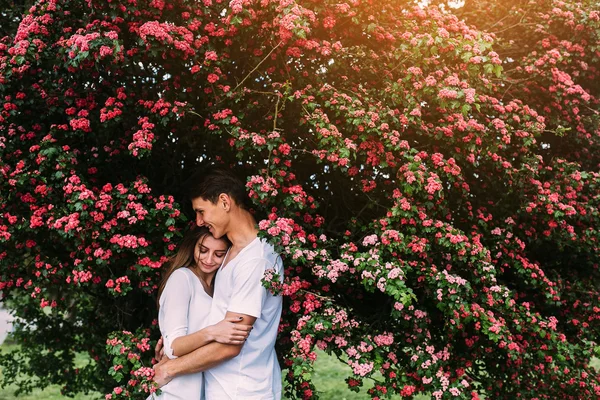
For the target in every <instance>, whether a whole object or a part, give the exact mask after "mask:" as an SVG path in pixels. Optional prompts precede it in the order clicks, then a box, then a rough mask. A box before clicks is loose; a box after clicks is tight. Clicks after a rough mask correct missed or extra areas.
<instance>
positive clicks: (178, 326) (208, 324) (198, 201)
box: [150, 170, 283, 400]
mask: <svg viewBox="0 0 600 400" xmlns="http://www.w3.org/2000/svg"><path fill="white" fill-rule="evenodd" d="M189 193H190V196H189V197H190V200H191V202H192V207H193V209H194V212H195V213H196V224H197V225H198V227H196V228H194V229H191V230H190V231H189V232H187V233H186V235H185V237H184V239H183V241H182V244H181V246H180V247H179V249H178V252H177V254H176V255H175V257H174V258H173V259H172V260H171V262H170V264H168V266H167V270H166V273H165V276H164V279H163V282H162V284H161V286H160V288H159V325H160V331H161V334H162V353H164V356H163V357H162V360H161V361H160V362H159V363H158V364H156V365H155V367H154V369H155V376H154V380H155V381H156V382H157V383H158V384H159V386H161V391H162V392H161V394H160V396H156V395H152V396H154V398H155V399H157V400H159V399H160V400H171V399H181V400H196V399H198V400H200V399H202V400H228V399H244V400H250V399H252V400H259V399H260V400H263V399H264V400H279V399H280V398H281V369H280V367H279V363H278V361H277V356H276V354H275V339H276V337H277V330H278V326H279V319H280V317H281V308H282V299H281V297H279V296H273V295H271V294H270V293H269V292H267V290H266V289H265V288H264V287H263V286H262V284H261V280H262V277H263V275H264V272H265V270H266V269H269V268H274V269H275V270H276V272H277V273H279V275H280V276H283V267H282V264H281V259H280V258H279V257H278V255H277V254H276V253H275V251H274V250H273V247H272V246H271V245H270V244H268V243H267V242H266V241H264V240H261V239H259V238H258V236H257V234H258V230H257V227H256V221H255V219H254V217H253V216H252V214H251V213H250V212H249V211H248V208H247V206H246V204H247V200H248V199H247V194H246V190H245V187H244V184H243V183H242V182H241V181H240V180H238V179H237V178H236V177H235V176H234V175H233V174H231V173H230V172H229V171H224V170H213V171H211V172H209V173H207V174H206V175H204V176H202V177H201V178H199V179H198V180H196V181H194V182H192V183H191V184H190V187H189ZM158 350H160V344H159V347H158ZM152 396H151V397H150V398H152Z"/></svg>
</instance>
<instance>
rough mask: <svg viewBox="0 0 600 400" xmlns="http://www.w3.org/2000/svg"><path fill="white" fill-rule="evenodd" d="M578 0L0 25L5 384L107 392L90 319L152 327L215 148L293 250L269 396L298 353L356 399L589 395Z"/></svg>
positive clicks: (264, 2) (115, 6) (302, 6)
mask: <svg viewBox="0 0 600 400" xmlns="http://www.w3.org/2000/svg"><path fill="white" fill-rule="evenodd" d="M7 15H9V16H10V18H11V21H13V20H14V13H0V16H1V17H2V18H3V19H6V18H9V17H7ZM599 15H600V14H599V10H598V4H596V3H595V2H589V1H575V2H569V3H565V2H561V1H556V0H547V1H546V0H545V1H514V2H511V1H508V2H507V1H502V2H499V1H495V0H488V1H478V2H471V1H468V2H466V3H465V5H464V7H462V8H457V9H453V8H451V7H449V6H448V5H447V4H439V5H430V6H427V7H424V6H421V7H417V6H414V4H412V3H410V2H402V1H397V0H377V1H374V0H373V1H369V0H352V1H350V2H348V3H337V2H334V1H329V0H325V1H321V0H320V1H304V2H295V1H293V0H261V1H258V0H257V1H251V0H233V1H231V2H229V3H223V2H222V1H221V0H203V1H202V2H196V1H188V0H175V1H172V2H168V3H167V2H164V1H163V0H131V1H128V2H114V1H113V2H106V1H97V0H88V1H85V2H81V1H74V0H38V1H36V2H35V3H34V5H33V6H32V7H31V8H30V9H29V11H28V12H27V13H25V15H24V16H23V17H22V19H21V21H20V24H19V25H18V28H16V30H13V31H12V32H9V35H8V36H7V37H5V38H4V39H2V41H1V42H0V93H1V94H2V97H1V98H2V100H1V101H2V107H1V109H0V160H1V161H0V174H1V175H0V187H1V193H2V197H1V198H0V218H1V219H0V241H2V246H3V247H2V249H0V263H1V265H2V269H1V271H0V274H1V275H0V289H1V290H2V292H3V295H4V297H5V302H6V304H7V305H8V306H9V307H10V308H11V309H12V310H14V313H15V314H16V316H17V317H18V318H19V320H20V321H21V322H20V324H19V325H17V331H16V336H17V338H18V340H19V342H20V343H21V345H22V349H23V351H24V352H25V354H26V355H27V358H28V360H29V361H28V362H24V361H23V359H19V355H17V354H15V355H13V356H12V358H11V356H3V359H2V365H3V366H4V368H7V367H8V366H11V367H10V368H12V370H11V371H12V372H11V373H10V374H7V375H5V377H4V379H5V381H7V382H11V381H14V378H15V377H16V376H17V375H19V374H21V375H22V374H25V375H35V376H40V377H43V379H41V380H39V381H35V382H37V383H36V385H38V386H42V387H43V386H45V385H48V384H62V385H64V392H65V393H66V394H71V393H74V392H77V391H85V390H91V389H97V390H103V391H105V392H106V393H109V392H111V391H112V390H113V388H114V387H115V385H116V383H115V381H114V379H113V378H112V377H111V376H109V375H108V374H107V373H106V371H108V370H109V369H110V368H111V365H112V364H111V362H112V360H111V358H112V357H111V356H110V355H109V354H107V353H106V352H105V351H104V343H105V341H106V338H107V336H108V334H109V333H110V332H111V331H114V330H127V331H132V332H133V331H136V330H137V329H139V328H142V329H143V328H147V327H150V326H151V325H152V323H151V321H152V320H153V318H154V315H155V314H156V310H155V299H154V298H153V296H154V295H155V291H156V285H157V282H158V280H159V275H160V274H159V269H160V267H161V265H162V264H163V263H164V262H165V260H166V259H167V257H169V256H170V255H171V254H172V252H173V249H174V248H175V245H176V243H177V237H178V236H179V233H178V232H179V230H180V229H181V228H183V227H184V226H185V224H186V221H185V218H184V217H183V214H185V209H184V208H183V207H185V206H186V205H187V200H186V199H185V197H184V196H183V195H182V194H183V192H184V186H185V185H184V181H185V179H186V177H188V176H189V175H190V173H191V171H192V170H193V169H195V168H196V167H197V166H198V165H201V166H203V165H208V164H221V165H223V166H226V167H232V168H235V169H236V170H237V171H238V172H239V174H240V176H247V177H248V178H247V187H248V193H249V195H250V197H251V198H252V201H253V204H254V208H255V210H254V211H255V213H256V216H257V219H258V220H259V221H260V223H259V226H260V228H261V234H262V235H264V236H266V237H268V238H269V239H270V240H271V241H272V242H273V243H274V244H275V245H276V246H277V248H278V250H279V251H280V252H281V254H282V257H283V258H284V262H285V265H286V267H287V268H286V276H285V283H284V284H283V285H278V284H272V283H271V280H270V279H269V278H272V276H271V274H267V276H266V279H265V285H266V286H267V287H269V288H270V289H271V290H273V291H274V292H278V293H281V294H282V295H283V296H285V301H286V303H285V304H286V306H285V309H284V315H283V319H282V323H281V329H280V330H281V333H280V340H279V343H278V352H279V354H280V355H281V356H282V366H283V367H284V368H285V369H286V380H287V382H288V385H287V387H286V391H287V396H289V397H290V398H316V396H317V394H316V393H317V392H316V390H315V387H314V386H313V385H312V383H311V380H310V375H311V372H312V365H313V361H314V360H315V358H316V353H315V349H316V348H318V349H322V350H324V351H325V352H327V353H329V354H334V355H337V356H340V358H342V359H345V360H347V364H348V366H349V367H350V368H349V376H348V379H347V383H348V386H349V387H350V388H356V387H359V386H361V385H362V384H363V382H364V380H365V379H374V380H375V381H376V382H375V386H374V387H373V389H371V390H370V394H371V395H372V397H373V398H381V397H386V396H388V395H390V394H394V393H395V394H400V395H402V396H405V397H410V396H412V395H415V394H417V393H432V394H433V396H434V397H435V398H436V399H440V398H454V397H458V398H467V399H470V398H477V397H478V396H479V394H480V393H484V392H485V393H486V394H487V395H489V396H493V397H496V398H502V399H514V398H519V397H523V398H539V399H544V398H546V399H549V398H556V397H561V398H570V399H579V398H591V397H593V396H598V395H600V386H599V383H598V379H597V375H596V373H595V372H594V371H593V370H592V369H591V368H590V366H589V361H590V357H591V355H592V349H593V345H594V341H595V340H596V338H597V337H598V333H599V322H598V321H599V320H600V318H599V317H598V312H599V311H600V298H599V295H598V264H599V261H600V260H599V258H600V257H599V254H600V251H599V249H598V238H599V235H598V227H599V226H600V221H599V216H598V205H599V200H600V196H599V191H598V184H599V179H600V175H599V173H598V166H599V162H600V160H599V158H598V157H599V156H598V154H600V152H599V151H598V150H600V149H599V145H600V140H599V134H600V132H599V118H600V117H599V111H598V89H599V86H598V85H599V84H598V82H600V79H599V78H600V77H599V71H598V65H600V62H599V61H600V60H599V58H600V48H599V47H598V46H599V43H600V40H599V39H600V38H599V36H600V16H599ZM2 26H3V27H4V26H9V25H4V22H3V23H2ZM175 199H177V200H178V203H176V201H175ZM179 204H181V206H180V205H179ZM274 282H277V281H276V280H275V281H274ZM144 335H145V333H144ZM77 351H87V352H89V354H90V355H91V356H92V358H93V360H95V362H94V363H90V364H89V365H87V366H85V367H83V368H79V369H76V368H75V367H74V365H73V355H74V353H75V352H77ZM142 357H146V358H144V360H143V361H144V362H145V363H146V361H149V358H150V357H151V355H150V354H148V355H142ZM145 365H148V364H145ZM24 389H25V390H28V389H30V387H28V386H25V387H24Z"/></svg>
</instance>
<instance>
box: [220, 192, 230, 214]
mask: <svg viewBox="0 0 600 400" xmlns="http://www.w3.org/2000/svg"><path fill="white" fill-rule="evenodd" d="M231 205H232V200H231V197H229V195H228V194H227V193H221V194H220V195H219V199H218V200H217V207H222V208H223V209H224V210H225V211H229V210H231Z"/></svg>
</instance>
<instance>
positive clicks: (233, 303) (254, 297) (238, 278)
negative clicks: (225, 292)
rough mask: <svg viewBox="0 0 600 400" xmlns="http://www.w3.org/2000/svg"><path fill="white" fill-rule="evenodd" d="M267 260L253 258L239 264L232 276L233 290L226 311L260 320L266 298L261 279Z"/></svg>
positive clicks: (265, 290)
mask: <svg viewBox="0 0 600 400" xmlns="http://www.w3.org/2000/svg"><path fill="white" fill-rule="evenodd" d="M267 265H268V260H267V259H265V258H253V259H250V260H247V261H245V262H244V263H242V264H240V265H239V266H238V267H237V268H236V271H235V272H234V274H233V290H232V291H231V293H233V295H232V296H231V300H230V301H229V307H227V311H231V312H235V313H240V314H246V315H250V316H252V317H256V318H260V314H261V311H262V308H263V305H264V301H265V298H266V296H267V289H265V288H264V287H263V286H262V282H261V280H262V278H263V276H264V274H265V268H266V266H267Z"/></svg>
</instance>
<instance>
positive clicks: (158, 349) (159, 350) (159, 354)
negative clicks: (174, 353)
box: [154, 336, 165, 362]
mask: <svg viewBox="0 0 600 400" xmlns="http://www.w3.org/2000/svg"><path fill="white" fill-rule="evenodd" d="M163 346H164V345H163V338H162V336H161V337H160V339H158V342H156V346H154V358H155V359H156V361H157V362H159V361H160V360H162V359H163V357H164V356H165V350H164V348H163Z"/></svg>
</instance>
